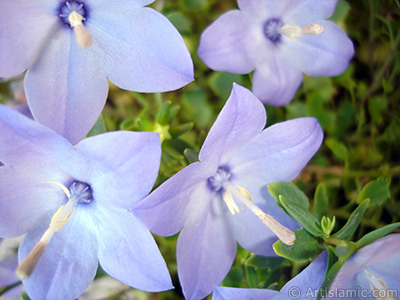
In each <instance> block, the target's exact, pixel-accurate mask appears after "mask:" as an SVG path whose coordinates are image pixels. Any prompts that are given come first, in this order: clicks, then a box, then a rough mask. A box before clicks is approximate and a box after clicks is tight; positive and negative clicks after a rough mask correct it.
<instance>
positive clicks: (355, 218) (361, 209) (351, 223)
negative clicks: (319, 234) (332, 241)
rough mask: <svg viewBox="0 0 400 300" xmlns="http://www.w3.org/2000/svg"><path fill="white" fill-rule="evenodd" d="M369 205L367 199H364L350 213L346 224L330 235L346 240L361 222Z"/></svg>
mask: <svg viewBox="0 0 400 300" xmlns="http://www.w3.org/2000/svg"><path fill="white" fill-rule="evenodd" d="M368 205H369V199H365V200H364V201H363V202H362V203H361V204H360V205H359V206H358V207H357V208H356V209H355V210H354V211H353V212H352V213H351V215H350V218H349V219H348V220H347V222H346V224H345V225H344V226H343V227H342V229H340V230H339V231H338V232H336V233H335V234H334V235H332V236H333V237H335V238H338V239H342V240H347V239H349V238H350V237H351V236H352V235H353V234H354V232H355V231H356V229H357V227H358V225H359V224H360V222H361V219H362V217H363V215H364V213H365V211H366V210H367V208H368Z"/></svg>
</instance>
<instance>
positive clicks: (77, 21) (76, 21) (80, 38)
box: [68, 11, 93, 49]
mask: <svg viewBox="0 0 400 300" xmlns="http://www.w3.org/2000/svg"><path fill="white" fill-rule="evenodd" d="M68 21H69V23H70V25H71V27H72V28H74V33H75V40H76V43H77V44H78V46H79V47H81V48H82V49H87V48H89V47H90V46H91V45H92V43H93V39H92V36H91V34H90V33H89V31H87V29H86V27H85V26H84V25H83V23H82V21H83V17H82V16H81V15H80V14H78V13H77V12H76V11H72V12H71V13H70V14H69V16H68Z"/></svg>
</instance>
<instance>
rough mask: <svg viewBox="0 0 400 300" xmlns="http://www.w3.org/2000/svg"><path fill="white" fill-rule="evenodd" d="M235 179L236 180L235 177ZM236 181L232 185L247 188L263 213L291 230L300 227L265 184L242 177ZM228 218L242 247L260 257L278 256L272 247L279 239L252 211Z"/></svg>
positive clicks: (229, 215)
mask: <svg viewBox="0 0 400 300" xmlns="http://www.w3.org/2000/svg"><path fill="white" fill-rule="evenodd" d="M233 177H234V178H235V176H233ZM235 179H236V180H232V184H233V185H238V186H240V187H243V188H245V189H246V190H247V191H248V192H249V193H250V194H251V195H252V198H253V202H254V204H255V205H256V206H257V207H258V208H260V209H261V210H262V211H263V212H265V213H266V214H269V215H271V216H272V217H273V218H274V219H275V220H277V221H278V222H279V223H280V224H282V225H283V226H285V227H287V228H289V229H291V230H294V229H296V228H299V227H300V226H299V224H297V222H296V221H294V220H293V219H292V218H290V217H289V216H288V215H287V214H286V213H285V212H284V211H283V210H282V209H281V208H279V207H278V205H277V204H276V201H275V199H274V198H273V197H272V196H271V195H270V194H269V193H268V190H267V188H266V186H265V184H263V183H259V184H258V182H257V183H255V182H253V181H252V180H250V181H245V180H243V179H242V178H240V177H239V178H235ZM261 187H263V188H261ZM239 207H240V206H239ZM227 217H228V220H229V224H230V226H231V229H232V233H233V235H234V236H235V238H236V240H237V241H238V243H239V244H240V246H242V247H243V248H244V249H246V250H247V251H249V252H252V253H255V254H258V255H264V256H276V253H275V251H274V249H273V248H272V245H273V244H274V243H275V242H276V241H277V240H278V238H277V237H276V235H275V234H274V233H273V232H272V231H271V230H270V229H269V228H268V227H267V226H266V225H265V224H264V223H262V222H261V220H260V219H259V218H258V217H257V216H256V215H255V214H254V213H253V212H251V210H250V209H248V208H244V209H243V210H242V211H240V212H239V213H236V214H235V215H232V214H230V213H228V214H227Z"/></svg>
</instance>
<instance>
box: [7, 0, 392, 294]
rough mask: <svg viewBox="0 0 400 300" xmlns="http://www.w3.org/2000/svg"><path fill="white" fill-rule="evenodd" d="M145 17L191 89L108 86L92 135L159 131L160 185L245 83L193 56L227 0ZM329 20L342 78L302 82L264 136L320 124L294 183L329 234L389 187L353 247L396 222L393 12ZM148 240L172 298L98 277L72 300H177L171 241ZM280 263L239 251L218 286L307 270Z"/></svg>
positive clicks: (198, 1) (388, 0)
mask: <svg viewBox="0 0 400 300" xmlns="http://www.w3.org/2000/svg"><path fill="white" fill-rule="evenodd" d="M152 7H153V8H155V9H157V10H159V11H161V12H162V13H163V14H164V15H166V16H167V17H168V18H169V19H170V20H171V22H172V23H173V24H174V25H175V26H176V28H177V29H178V30H179V31H180V33H181V34H182V35H183V37H184V39H185V41H186V43H187V46H188V48H189V50H190V52H191V54H192V57H193V60H194V64H195V81H194V82H192V83H191V84H189V85H188V86H186V87H184V88H182V89H180V90H178V91H176V92H170V93H163V94H139V93H134V92H128V91H124V90H120V89H119V88H117V87H115V86H111V89H110V94H109V98H108V102H107V105H106V107H105V109H104V112H103V115H102V120H100V121H99V122H98V124H97V125H96V126H95V128H94V129H93V132H92V133H91V134H96V133H98V132H102V131H104V126H105V128H106V129H107V131H113V130H119V129H124V130H135V131H148V130H153V131H158V132H159V133H160V135H161V138H162V140H163V144H162V147H163V156H162V163H161V170H160V174H159V178H158V180H157V183H156V185H159V184H160V183H161V182H163V181H164V180H166V179H167V178H169V177H170V176H172V175H173V174H175V173H176V172H178V171H179V170H180V169H182V168H183V167H184V166H186V165H187V164H188V163H189V162H190V161H192V159H193V157H195V156H196V152H197V151H199V149H200V147H201V145H202V143H203V141H204V139H205V137H206V134H207V132H208V130H209V129H210V127H211V125H212V123H213V122H214V120H215V118H216V116H217V115H218V113H219V111H220V109H221V108H222V106H223V105H224V103H225V101H226V99H227V98H228V96H229V93H230V90H231V88H232V83H233V82H237V83H239V84H241V85H244V86H245V87H248V88H250V87H251V85H250V82H251V75H235V74H228V73H221V72H215V71H212V70H210V69H208V68H207V67H206V66H205V65H204V64H203V63H202V62H201V60H200V59H199V58H198V57H197V54H196V50H197V46H198V42H199V37H200V34H201V32H202V31H203V30H204V29H205V27H206V26H207V25H208V24H210V23H211V22H212V21H213V20H215V19H216V18H217V17H218V16H220V15H221V14H222V13H224V12H226V11H228V10H230V9H233V8H237V4H236V1H235V0H165V1H163V0H157V1H155V3H153V4H152ZM332 19H333V20H334V21H336V22H337V23H338V24H339V25H340V26H341V27H342V28H343V29H344V30H345V31H346V32H347V34H348V35H349V36H350V38H351V39H352V41H353V43H354V45H355V49H356V53H355V57H354V58H353V60H352V61H351V64H350V67H349V68H348V70H347V71H346V72H345V73H344V74H343V75H341V76H339V77H335V78H310V77H305V79H304V82H303V85H302V86H301V88H300V89H299V91H298V92H297V94H296V97H295V99H294V100H293V101H292V102H291V104H289V105H288V106H286V107H283V108H273V107H266V110H267V114H268V126H270V125H272V124H274V123H276V122H280V121H283V120H287V119H292V118H297V117H303V116H314V117H316V118H318V120H319V121H320V123H321V125H322V127H323V129H324V132H325V140H324V143H323V145H322V147H321V149H320V150H319V152H318V153H317V155H316V156H315V157H314V158H313V160H312V161H311V163H310V164H309V165H308V166H307V167H306V169H305V170H304V171H303V172H302V173H301V175H300V176H299V177H298V179H297V180H296V181H295V183H296V184H297V185H298V187H299V188H301V189H302V190H303V191H304V192H305V193H306V194H307V195H308V196H309V198H310V199H313V197H314V192H315V189H316V187H317V185H318V184H323V185H324V186H325V187H326V192H327V196H328V200H329V202H328V206H327V208H326V215H327V216H328V217H333V216H336V227H335V230H337V229H339V228H341V227H342V226H343V225H344V223H345V222H346V221H347V219H348V218H349V215H350V213H351V212H352V211H353V210H354V208H355V207H356V206H357V204H356V198H357V195H358V194H359V192H360V190H361V189H362V187H363V186H364V185H365V184H366V183H368V182H369V181H371V180H376V179H381V180H382V182H383V183H382V184H383V185H384V184H386V185H389V187H390V198H389V199H388V200H387V201H385V202H383V203H377V204H375V205H373V206H371V207H370V208H369V209H368V210H367V211H366V213H365V215H364V217H363V220H362V221H361V226H360V227H359V228H358V230H357V231H356V233H355V234H354V236H353V239H354V240H357V239H359V238H360V237H361V236H363V235H364V234H366V233H367V232H369V231H371V230H374V229H376V228H379V227H382V226H383V225H387V224H390V223H393V222H398V221H400V200H399V199H400V182H399V175H400V88H399V86H400V47H399V43H400V3H399V0H382V1H381V0H361V1H352V2H350V1H348V2H345V1H339V3H338V6H337V10H336V12H335V14H334V15H333V16H332ZM0 101H1V102H2V103H7V104H10V105H11V104H12V103H14V104H23V102H24V94H23V84H22V80H21V79H18V78H17V79H12V80H5V81H3V82H1V83H0ZM377 193H379V190H377ZM311 205H313V203H311ZM335 230H334V231H335ZM397 232H400V231H399V230H397ZM156 239H157V242H158V244H159V246H160V249H161V252H162V254H163V255H164V257H165V259H166V260H167V264H168V267H169V270H170V272H171V274H172V276H173V280H174V284H175V287H176V289H175V290H173V291H168V292H163V293H159V294H150V293H145V292H142V291H136V290H134V289H131V288H129V287H127V286H124V285H123V284H121V283H119V282H118V281H115V280H113V279H111V278H109V277H108V276H107V275H105V273H103V272H102V271H101V270H99V273H98V276H97V279H96V280H95V281H94V282H93V283H92V285H91V286H90V287H89V289H88V291H87V292H86V293H85V294H84V295H82V297H80V298H79V299H154V300H155V299H183V298H182V296H181V293H180V288H179V283H178V278H177V273H176V262H175V244H176V236H174V237H170V238H160V237H156ZM282 261H283V259H280V258H274V259H270V258H263V257H258V256H254V255H251V254H250V253H248V252H247V251H245V250H243V249H239V252H238V256H237V259H236V261H235V264H234V267H233V268H232V270H231V272H230V273H229V274H228V276H227V278H226V279H225V281H224V282H223V284H224V285H226V286H236V287H253V288H254V287H258V288H267V287H268V288H274V289H279V288H280V287H281V286H282V285H284V284H285V283H286V282H287V281H288V280H289V279H290V278H292V277H293V276H295V275H296V274H297V273H298V272H299V271H301V270H302V269H303V268H304V267H305V266H306V265H307V264H308V262H300V263H299V262H297V263H293V262H291V261H289V260H285V261H283V262H282ZM212 267H213V266H211V265H210V268H212ZM193 271H194V272H195V271H196V270H193ZM24 297H25V299H28V298H27V297H26V295H24ZM210 298H211V297H210Z"/></svg>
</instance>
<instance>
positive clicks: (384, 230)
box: [356, 222, 400, 249]
mask: <svg viewBox="0 0 400 300" xmlns="http://www.w3.org/2000/svg"><path fill="white" fill-rule="evenodd" d="M399 227H400V222H397V223H393V224H390V225H386V226H384V227H381V228H379V229H376V230H374V231H371V232H370V233H367V234H366V235H364V236H363V237H362V238H361V239H359V240H358V241H357V243H356V246H357V249H360V248H362V247H364V246H366V245H369V244H371V243H372V242H375V241H376V240H377V239H380V238H381V237H383V236H385V235H387V234H389V233H391V232H392V231H393V230H395V229H397V228H399Z"/></svg>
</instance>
